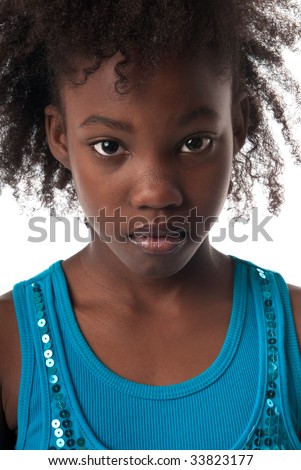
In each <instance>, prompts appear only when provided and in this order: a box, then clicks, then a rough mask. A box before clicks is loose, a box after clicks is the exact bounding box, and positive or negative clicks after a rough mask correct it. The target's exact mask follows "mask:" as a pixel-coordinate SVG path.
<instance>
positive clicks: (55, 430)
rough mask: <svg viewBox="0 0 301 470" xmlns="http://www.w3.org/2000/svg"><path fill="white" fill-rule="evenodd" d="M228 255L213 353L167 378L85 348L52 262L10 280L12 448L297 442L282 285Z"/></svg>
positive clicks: (299, 395) (296, 369) (296, 364)
mask: <svg viewBox="0 0 301 470" xmlns="http://www.w3.org/2000/svg"><path fill="white" fill-rule="evenodd" d="M233 260H234V264H235V271H234V295H233V309H232V315H231V320H230V324H229V327H228V331H227V334H226V338H225V341H224V344H223V347H222V349H221V351H220V353H219V355H218V357H217V358H216V360H215V361H214V363H213V364H212V365H211V366H210V367H209V368H208V369H206V370H205V371H203V372H202V373H201V374H200V375H198V376H196V377H194V378H192V379H190V380H187V381H185V382H181V383H177V384H172V385H166V386H155V385H146V384H141V383H136V382H133V381H130V380H127V379H125V378H123V377H121V376H120V375H117V374H115V373H114V372H113V371H112V370H110V369H109V368H107V367H106V365H105V364H103V363H102V362H101V361H100V360H99V359H98V358H97V357H96V356H95V355H94V353H93V351H92V350H91V348H90V347H89V345H88V344H87V342H86V340H85V338H84V337H83V335H82V333H81V331H80V329H79V326H78V324H77V322H76V318H75V315H74V312H73V309H72V304H71V301H70V298H69V294H68V288H67V283H66V278H65V275H64V271H63V269H62V266H61V261H58V262H56V263H54V264H53V265H52V266H50V267H49V269H47V270H46V271H44V272H42V273H40V274H39V275H37V276H35V277H33V278H32V279H29V280H27V281H23V282H21V283H18V284H16V285H15V286H14V289H13V298H14V303H15V308H16V314H17V320H18V326H19V332H20V341H21V351H22V371H21V382H20V392H19V404H18V440H17V444H16V449H18V450H21V449H28V450H30V449H32V450H37V449H43V450H45V449H62V450H68V449H89V450H95V449H103V450H109V449H118V450H121V449H124V450H128V449H131V450H142V449H143V450H146V449H147V450H161V449H169V450H186V449H190V450H192V449H205V450H206V449H207V450H210V449H239V450H241V449H301V444H300V442H299V440H298V437H297V436H300V434H301V361H300V354H299V350H298V344H297V339H296V333H295V328H294V322H293V317H292V312H291V307H290V299H289V293H288V289H287V286H286V284H285V282H284V281H283V279H282V277H281V276H280V275H279V274H276V273H274V272H271V271H268V270H264V269H261V268H258V267H256V266H254V265H253V264H251V263H249V262H246V261H242V260H240V259H238V258H235V257H233Z"/></svg>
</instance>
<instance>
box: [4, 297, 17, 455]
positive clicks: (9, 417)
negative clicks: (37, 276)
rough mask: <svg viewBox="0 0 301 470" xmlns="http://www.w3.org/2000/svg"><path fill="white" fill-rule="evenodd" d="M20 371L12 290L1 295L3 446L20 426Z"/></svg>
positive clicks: (10, 440) (11, 438)
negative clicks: (18, 413)
mask: <svg viewBox="0 0 301 470" xmlns="http://www.w3.org/2000/svg"><path fill="white" fill-rule="evenodd" d="M20 373H21V351H20V343H19V332H18V325H17V319H16V315H15V308H14V301H13V296H12V292H7V293H6V294H4V295H1V296H0V390H1V395H0V397H1V399H0V448H3V447H2V446H9V445H10V444H9V443H10V442H12V441H13V437H12V436H13V432H14V430H15V429H16V427H17V406H18V390H19V382H20ZM5 448H6V447H5ZM8 448H10V447H8Z"/></svg>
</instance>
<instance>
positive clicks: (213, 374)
mask: <svg viewBox="0 0 301 470" xmlns="http://www.w3.org/2000/svg"><path fill="white" fill-rule="evenodd" d="M231 258H232V260H233V262H234V285H233V297H232V299H233V301H232V312H231V317H230V322H229V325H228V329H227V333H226V336H225V339H224V343H223V346H222V348H221V350H220V352H219V354H218V356H217V357H216V359H215V360H214V362H213V363H212V364H211V365H210V366H209V367H208V368H207V369H206V370H204V371H202V372H201V373H200V374H198V375H197V376H195V377H192V378H190V379H188V380H186V381H183V382H179V383H175V384H169V385H148V384H143V383H139V382H135V381H132V380H129V379H126V378H125V377H122V376H121V375H119V374H117V373H115V372H114V371H112V370H111V369H109V368H108V367H107V366H106V365H105V364H104V363H103V362H102V361H101V360H100V359H99V358H98V357H97V356H96V355H95V353H94V352H93V350H92V349H91V348H90V346H89V344H88V343H87V341H86V339H85V337H84V336H83V334H82V332H81V330H80V328H79V325H78V323H77V320H76V316H75V313H74V310H73V307H72V303H71V299H70V296H69V291H68V284H67V279H66V276H65V273H64V270H63V267H62V262H63V260H60V261H57V262H56V263H54V264H53V265H52V266H51V267H50V268H49V269H50V270H51V271H52V273H53V287H54V290H55V292H56V304H55V307H56V310H57V312H58V314H59V315H60V316H61V319H62V321H63V326H64V328H66V330H67V334H68V335H69V338H70V340H71V341H72V344H73V347H74V348H75V349H76V352H77V354H78V357H79V358H80V360H82V361H83V363H84V364H85V366H86V367H88V368H89V369H90V371H91V372H92V373H93V374H94V375H95V376H96V377H98V378H99V380H100V381H101V382H102V383H103V384H106V385H107V386H109V387H111V388H114V389H115V390H118V391H119V392H121V393H125V394H127V395H131V396H133V397H137V398H144V399H150V400H168V399H173V398H180V397H184V396H187V395H189V394H192V393H196V392H199V391H200V390H202V389H204V388H206V387H208V386H210V385H211V384H212V383H213V382H215V381H216V380H218V378H219V377H221V375H222V374H223V373H224V372H225V371H226V369H227V368H228V367H229V365H230V364H231V362H232V359H233V357H234V355H235V351H236V349H237V347H238V344H239V341H240V337H241V332H242V327H243V324H244V317H245V312H246V295H245V292H246V282H247V274H246V266H245V265H244V264H243V263H240V262H239V260H238V259H237V258H235V257H231Z"/></svg>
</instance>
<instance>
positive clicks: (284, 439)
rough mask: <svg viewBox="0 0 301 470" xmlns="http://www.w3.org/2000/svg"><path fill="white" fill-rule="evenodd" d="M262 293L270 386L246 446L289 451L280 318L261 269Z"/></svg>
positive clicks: (258, 270)
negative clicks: (281, 373)
mask: <svg viewBox="0 0 301 470" xmlns="http://www.w3.org/2000/svg"><path fill="white" fill-rule="evenodd" d="M257 273H258V276H259V284H260V287H261V293H262V302H263V309H264V321H265V327H266V338H267V343H266V347H267V358H268V370H267V375H268V377H267V386H266V393H265V404H264V409H263V412H262V415H261V417H260V420H259V423H258V425H257V426H256V429H255V430H253V432H252V436H251V437H249V440H248V442H247V444H246V446H245V447H244V449H247V450H250V449H252V450H286V449H291V446H290V440H289V437H288V435H287V431H286V429H285V426H284V421H283V412H282V406H281V398H280V378H279V369H278V366H279V353H278V338H277V316H276V312H275V306H274V302H273V298H272V292H271V287H270V281H269V279H268V278H267V276H266V273H265V272H264V271H263V270H262V269H260V268H257Z"/></svg>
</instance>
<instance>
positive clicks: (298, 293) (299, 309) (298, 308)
mask: <svg viewBox="0 0 301 470" xmlns="http://www.w3.org/2000/svg"><path fill="white" fill-rule="evenodd" d="M288 288H289V293H290V298H291V305H292V310H293V315H294V321H295V326H296V332H297V336H298V342H299V348H300V351H301V287H297V286H293V285H291V284H289V286H288Z"/></svg>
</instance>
